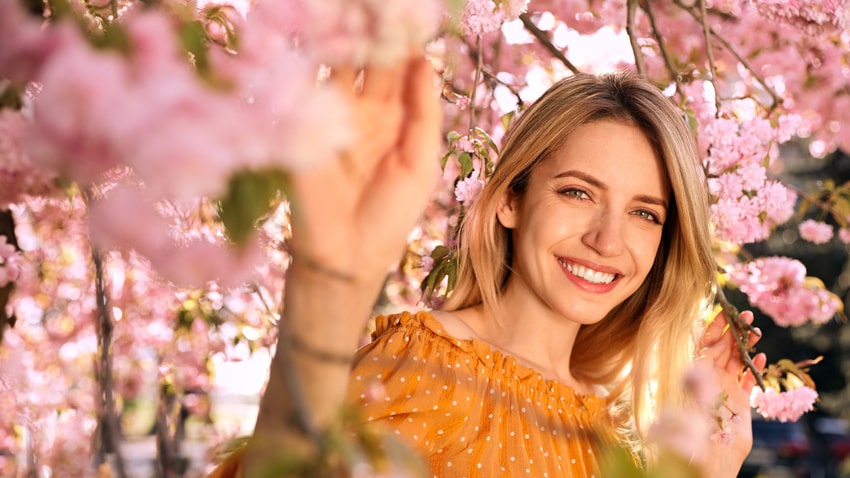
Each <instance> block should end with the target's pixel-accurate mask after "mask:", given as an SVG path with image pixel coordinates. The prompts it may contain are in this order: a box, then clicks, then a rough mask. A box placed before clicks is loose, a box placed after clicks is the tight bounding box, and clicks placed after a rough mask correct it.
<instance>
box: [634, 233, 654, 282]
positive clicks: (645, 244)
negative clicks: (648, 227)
mask: <svg viewBox="0 0 850 478" xmlns="http://www.w3.org/2000/svg"><path fill="white" fill-rule="evenodd" d="M630 242H631V243H632V254H633V255H634V257H635V262H636V266H637V270H638V271H640V273H641V274H642V275H644V276H646V274H648V273H649V270H650V269H651V268H652V264H653V263H655V257H656V256H657V255H658V250H659V248H660V247H661V234H651V235H650V234H644V235H643V236H641V237H637V238H635V240H634V241H630Z"/></svg>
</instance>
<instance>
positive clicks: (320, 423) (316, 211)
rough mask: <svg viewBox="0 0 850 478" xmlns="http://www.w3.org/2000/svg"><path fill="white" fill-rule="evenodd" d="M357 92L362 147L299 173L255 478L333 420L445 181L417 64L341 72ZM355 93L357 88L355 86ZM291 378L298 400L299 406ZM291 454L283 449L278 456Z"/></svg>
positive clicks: (250, 452) (431, 96) (253, 455)
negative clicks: (355, 357) (385, 298)
mask: <svg viewBox="0 0 850 478" xmlns="http://www.w3.org/2000/svg"><path fill="white" fill-rule="evenodd" d="M331 81H335V82H337V83H338V85H340V87H341V88H344V89H345V90H346V91H348V92H350V95H349V98H348V99H349V103H350V105H351V110H352V112H353V117H352V124H353V125H354V127H356V129H357V135H358V137H357V140H356V143H355V146H354V147H353V148H352V149H350V150H349V151H347V152H346V153H345V154H342V155H340V156H339V157H338V158H336V160H335V161H333V162H331V163H329V164H325V165H322V166H320V167H319V168H318V169H314V170H310V171H307V172H300V173H296V174H294V177H293V178H292V180H293V192H294V194H293V198H292V207H291V209H292V229H293V239H292V242H291V250H292V256H293V259H292V264H291V265H290V268H289V270H288V271H287V278H286V292H285V297H284V307H283V317H282V319H281V322H280V337H281V338H280V342H279V345H278V352H277V353H276V355H275V358H274V359H273V360H272V364H271V371H270V376H269V383H268V387H267V389H266V392H265V394H264V396H263V398H262V400H261V402H260V410H259V414H258V417H257V424H256V427H255V431H254V436H253V439H252V443H251V446H249V448H248V449H247V450H246V453H245V455H244V461H243V469H244V472H245V475H246V476H249V477H250V476H254V475H256V474H258V473H259V472H260V471H261V470H262V465H263V463H268V462H269V461H270V460H273V459H274V458H275V457H276V456H280V452H281V450H283V449H288V450H292V447H293V446H305V447H309V446H310V445H309V442H308V441H307V440H305V439H304V437H305V433H304V430H303V428H304V427H303V426H302V425H303V424H299V416H298V414H297V409H298V407H297V402H300V403H301V404H302V405H304V406H305V407H306V409H307V410H308V411H309V413H308V414H307V415H303V414H301V415H300V418H306V419H307V421H308V423H307V425H308V426H309V427H310V428H314V429H316V430H321V429H322V428H324V427H326V426H327V425H328V424H329V423H330V422H331V421H332V420H333V418H334V416H335V415H334V414H335V413H336V411H337V410H338V408H339V405H340V404H341V402H342V399H343V397H344V394H345V389H346V386H347V383H348V372H349V366H348V363H346V362H345V360H344V358H345V357H350V356H351V355H352V354H353V352H354V350H355V348H356V345H357V342H358V338H359V337H360V335H361V333H362V330H363V326H364V324H365V321H366V319H367V318H368V316H369V314H370V313H371V310H372V306H373V305H374V302H375V299H376V298H377V295H378V293H379V291H380V288H381V286H382V284H383V282H384V278H385V276H386V273H387V269H388V267H389V265H391V264H392V263H393V262H394V261H396V260H398V259H399V258H400V255H401V253H402V252H403V250H404V245H405V241H406V237H407V234H408V232H409V231H410V229H412V227H413V226H414V225H415V222H416V220H417V219H418V218H419V216H420V215H421V213H422V211H423V210H424V207H425V204H426V202H427V200H428V198H429V196H430V194H431V193H432V190H433V187H434V185H435V181H436V178H437V174H438V172H439V166H438V148H439V141H440V139H439V132H440V108H439V102H438V97H437V95H436V93H435V88H434V81H435V77H434V74H433V71H432V69H431V67H430V65H429V63H428V62H427V61H426V60H425V59H424V58H423V57H422V56H421V55H418V54H417V55H413V56H411V57H410V58H409V59H408V60H406V61H403V62H401V63H399V64H397V65H393V66H389V67H381V68H367V69H366V70H365V71H363V72H357V71H355V70H348V69H338V70H337V71H335V72H333V74H332V79H331ZM355 85H361V87H359V88H355ZM289 381H294V383H296V384H297V389H299V390H300V391H301V392H302V396H301V397H293V396H292V394H291V393H290V391H291V388H290V387H288V383H291V382H289ZM282 447H285V448H282Z"/></svg>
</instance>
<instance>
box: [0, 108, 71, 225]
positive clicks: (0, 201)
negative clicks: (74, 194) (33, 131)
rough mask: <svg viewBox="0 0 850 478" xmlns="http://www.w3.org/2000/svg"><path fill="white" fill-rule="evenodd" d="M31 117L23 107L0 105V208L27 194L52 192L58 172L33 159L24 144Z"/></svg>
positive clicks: (54, 188)
mask: <svg viewBox="0 0 850 478" xmlns="http://www.w3.org/2000/svg"><path fill="white" fill-rule="evenodd" d="M28 128H29V121H28V120H27V119H26V118H25V117H24V113H23V112H22V111H14V110H11V109H8V108H7V109H0V208H4V207H6V206H8V205H9V204H11V203H15V202H18V201H20V200H21V199H22V198H23V196H24V195H42V194H50V193H51V192H53V191H54V190H56V189H57V188H56V187H55V186H54V184H53V182H54V180H55V179H56V173H55V172H54V171H51V170H49V169H47V168H43V167H37V166H36V165H34V164H33V163H32V160H31V159H30V156H29V153H28V151H27V149H26V147H25V141H26V139H25V138H26V133H27V131H28Z"/></svg>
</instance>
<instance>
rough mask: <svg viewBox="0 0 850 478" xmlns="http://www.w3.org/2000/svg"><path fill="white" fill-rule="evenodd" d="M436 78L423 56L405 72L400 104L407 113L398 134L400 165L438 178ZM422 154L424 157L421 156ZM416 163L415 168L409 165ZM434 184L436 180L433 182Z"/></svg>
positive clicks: (414, 60) (416, 58) (413, 60)
mask: <svg viewBox="0 0 850 478" xmlns="http://www.w3.org/2000/svg"><path fill="white" fill-rule="evenodd" d="M435 81H436V77H435V74H434V70H433V69H432V68H431V64H430V63H429V62H428V60H426V59H425V57H423V56H418V57H414V58H413V59H412V60H411V61H410V62H409V63H408V67H407V71H406V72H405V86H406V88H405V89H404V92H403V97H402V100H403V101H404V105H405V109H406V111H407V118H406V121H405V125H404V129H403V130H402V131H401V144H402V147H403V149H402V157H401V159H402V161H406V162H408V164H407V166H409V167H414V168H416V169H418V170H419V171H421V172H426V173H433V174H434V175H435V176H436V175H437V174H438V171H439V165H438V163H437V161H436V158H437V155H438V151H439V145H440V127H441V121H440V119H441V116H442V111H441V109H440V102H439V97H438V95H437V93H436V92H435V89H434V82H435ZM423 153H424V154H423ZM410 161H417V162H418V163H419V164H412V163H410ZM434 179H435V180H436V177H435V178H434Z"/></svg>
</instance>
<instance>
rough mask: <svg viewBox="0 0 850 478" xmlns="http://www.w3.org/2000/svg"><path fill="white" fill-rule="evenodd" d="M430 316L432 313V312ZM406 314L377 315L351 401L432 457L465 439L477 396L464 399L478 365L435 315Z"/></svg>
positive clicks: (357, 362)
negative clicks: (463, 432) (468, 410)
mask: <svg viewBox="0 0 850 478" xmlns="http://www.w3.org/2000/svg"><path fill="white" fill-rule="evenodd" d="M427 317H430V315H428V316H427ZM423 319H425V320H429V319H427V318H425V317H423V316H421V315H420V316H416V315H412V314H410V313H408V312H404V313H402V314H398V315H392V316H378V317H376V318H375V328H376V330H375V332H374V334H373V341H372V342H371V343H370V344H368V345H366V346H364V347H363V348H362V349H361V350H360V351H359V352H358V353H357V355H356V356H355V359H354V364H353V368H352V373H351V379H350V385H349V391H348V401H349V403H353V404H356V405H358V406H359V408H360V409H361V410H362V413H363V415H364V416H365V418H366V419H368V420H370V421H372V422H373V423H379V424H385V425H387V426H388V428H389V429H390V430H391V432H392V433H394V434H395V435H398V436H399V437H402V438H403V439H406V440H408V441H410V442H411V443H410V444H411V445H413V446H414V447H415V448H416V449H418V450H422V451H423V452H424V453H425V454H426V455H429V456H430V455H436V454H440V453H445V452H446V449H447V448H448V447H449V444H451V443H452V441H453V440H456V439H458V438H459V436H458V435H459V433H460V431H461V430H462V428H463V427H464V423H465V421H466V417H467V416H468V414H467V413H465V407H466V408H469V407H471V406H472V403H471V400H467V401H463V399H461V400H460V402H461V403H459V402H458V400H457V398H458V397H462V396H469V395H464V394H463V392H462V391H461V390H460V389H461V388H462V387H463V386H465V385H466V384H468V383H469V380H468V379H469V378H470V377H472V376H473V372H474V370H473V369H474V364H472V361H470V360H469V357H468V354H466V353H465V352H464V350H463V349H462V348H460V347H459V345H458V344H459V342H458V341H456V340H455V339H453V338H451V337H450V336H449V335H448V334H447V333H445V331H443V330H442V327H441V326H440V325H439V323H438V322H436V320H434V319H430V323H428V324H427V325H429V326H430V327H426V326H424V325H423V322H422V321H423Z"/></svg>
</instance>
